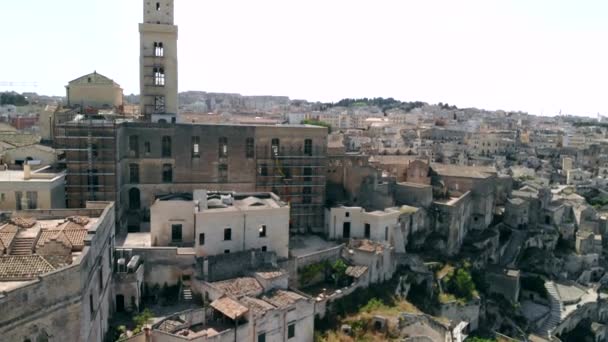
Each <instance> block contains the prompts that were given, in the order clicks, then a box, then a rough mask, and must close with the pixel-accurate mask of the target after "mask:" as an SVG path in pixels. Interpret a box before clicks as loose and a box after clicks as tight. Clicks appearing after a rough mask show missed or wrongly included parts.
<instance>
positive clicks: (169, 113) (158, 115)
mask: <svg viewBox="0 0 608 342" xmlns="http://www.w3.org/2000/svg"><path fill="white" fill-rule="evenodd" d="M173 18H174V6H173V0H144V22H143V23H142V24H139V35H140V48H139V49H140V55H139V85H140V87H139V88H140V104H139V107H140V112H141V114H142V115H143V118H144V120H145V121H150V122H167V123H170V122H175V121H176V119H177V108H178V104H177V26H176V25H174V24H173Z"/></svg>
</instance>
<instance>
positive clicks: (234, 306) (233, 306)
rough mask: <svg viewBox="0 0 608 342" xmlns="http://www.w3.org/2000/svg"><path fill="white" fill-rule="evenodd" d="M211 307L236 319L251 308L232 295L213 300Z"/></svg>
mask: <svg viewBox="0 0 608 342" xmlns="http://www.w3.org/2000/svg"><path fill="white" fill-rule="evenodd" d="M211 307H212V308H214V309H216V310H217V311H219V312H221V313H223V314H224V315H226V316H228V317H230V318H231V319H235V318H237V317H241V316H242V315H244V314H246V313H247V311H249V309H248V308H247V307H246V306H243V305H242V304H241V303H239V302H237V301H236V300H234V299H232V298H230V297H222V298H219V299H216V300H214V301H213V302H211Z"/></svg>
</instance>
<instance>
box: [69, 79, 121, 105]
mask: <svg viewBox="0 0 608 342" xmlns="http://www.w3.org/2000/svg"><path fill="white" fill-rule="evenodd" d="M65 89H66V98H67V105H68V107H74V106H80V107H82V108H87V107H92V108H98V109H99V108H117V107H120V106H122V104H123V95H122V88H121V87H120V85H118V84H117V83H116V82H114V81H112V80H111V79H109V78H108V77H106V76H103V75H101V74H98V73H97V71H95V72H93V73H92V74H88V75H84V76H81V77H79V78H77V79H75V80H73V81H70V82H69V83H68V85H67V86H66V87H65Z"/></svg>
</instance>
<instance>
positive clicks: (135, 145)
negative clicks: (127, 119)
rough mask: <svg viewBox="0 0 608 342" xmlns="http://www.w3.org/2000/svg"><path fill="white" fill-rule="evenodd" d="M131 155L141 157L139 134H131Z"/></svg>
mask: <svg viewBox="0 0 608 342" xmlns="http://www.w3.org/2000/svg"><path fill="white" fill-rule="evenodd" d="M129 157H131V158H137V157H139V137H138V136H137V135H131V136H129Z"/></svg>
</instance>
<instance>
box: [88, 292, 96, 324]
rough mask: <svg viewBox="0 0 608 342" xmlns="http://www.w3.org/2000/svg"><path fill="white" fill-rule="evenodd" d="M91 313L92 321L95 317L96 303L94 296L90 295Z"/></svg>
mask: <svg viewBox="0 0 608 342" xmlns="http://www.w3.org/2000/svg"><path fill="white" fill-rule="evenodd" d="M89 312H90V313H91V320H93V316H94V315H95V303H93V294H92V293H91V294H89Z"/></svg>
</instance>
